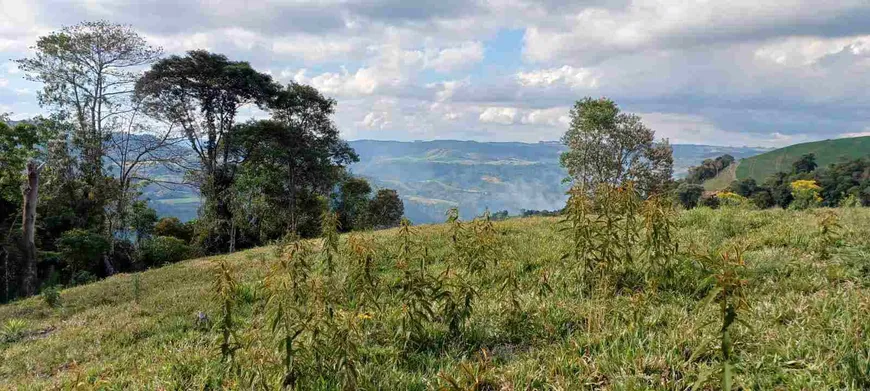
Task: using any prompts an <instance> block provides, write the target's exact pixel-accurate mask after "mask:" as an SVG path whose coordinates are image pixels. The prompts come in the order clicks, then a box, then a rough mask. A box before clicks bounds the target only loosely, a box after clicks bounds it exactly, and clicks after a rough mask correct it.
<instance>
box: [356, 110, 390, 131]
mask: <svg viewBox="0 0 870 391" xmlns="http://www.w3.org/2000/svg"><path fill="white" fill-rule="evenodd" d="M391 123H392V122H391V121H390V115H389V113H387V112H385V111H381V112H377V113H376V112H369V113H368V114H366V116H365V118H363V120H362V121H360V122H359V124H360V125H362V126H365V127H366V128H368V129H384V128H386V127H388V126H390V124H391Z"/></svg>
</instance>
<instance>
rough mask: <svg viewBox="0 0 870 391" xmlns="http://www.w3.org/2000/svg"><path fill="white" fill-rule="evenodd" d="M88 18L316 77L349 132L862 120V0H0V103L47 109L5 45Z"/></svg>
mask: <svg viewBox="0 0 870 391" xmlns="http://www.w3.org/2000/svg"><path fill="white" fill-rule="evenodd" d="M176 3H183V4H181V5H179V4H176ZM97 19H106V20H109V21H112V22H117V23H125V24H130V25H132V26H133V27H134V28H136V29H137V30H138V31H140V32H141V33H142V34H143V35H144V36H146V37H147V38H148V40H149V41H150V42H151V43H153V44H155V45H159V46H162V47H163V48H164V50H165V51H166V52H167V53H182V52H184V51H186V50H190V49H197V48H205V49H208V50H211V51H215V52H220V53H224V54H226V55H228V56H229V57H230V58H232V59H237V60H247V61H249V62H251V64H252V65H253V66H254V67H256V68H257V69H259V70H261V71H265V72H269V73H271V74H272V75H273V76H274V77H275V78H277V79H278V80H281V81H285V82H286V81H290V80H296V81H298V82H303V83H307V84H311V85H314V86H315V87H317V88H318V89H320V90H321V91H323V92H325V93H326V94H327V95H329V96H332V97H334V98H335V99H337V100H338V103H339V104H338V113H337V115H336V122H337V123H338V125H339V127H340V128H341V130H342V132H343V134H344V137H346V138H348V139H362V138H368V139H394V140H417V139H425V140H428V139H470V140H481V141H528V142H535V141H540V140H556V139H558V138H559V137H560V135H561V134H562V133H564V131H565V129H566V126H567V116H568V110H569V108H570V106H571V105H572V103H573V102H574V101H576V100H578V99H580V98H582V97H584V96H595V97H598V96H607V97H610V98H613V99H614V100H616V101H617V102H618V103H619V104H620V106H621V107H622V108H623V109H624V110H626V111H630V112H635V113H638V114H640V115H642V117H643V119H644V122H645V123H647V124H648V125H650V126H651V127H652V128H653V129H655V130H656V132H657V134H658V135H660V136H662V137H667V138H669V139H670V140H671V142H675V143H703V144H714V145H738V146H739V145H753V146H779V145H787V144H792V143H796V142H802V141H808V140H817V139H825V138H833V137H843V136H847V135H860V134H865V133H866V134H870V133H868V132H870V121H868V119H870V99H868V98H870V88H868V87H870V74H868V71H870V3H868V2H867V0H838V1H819V0H761V1H759V0H729V1H725V0H722V1H713V0H572V1H558V0H541V1H525V0H481V1H459V0H434V1H428V0H423V1H413V0H366V1H362V0H326V1H259V2H256V1H241V0H238V1H221V0H201V1H198V2H197V1H183V2H177V1H176V0H156V1H152V2H148V1H145V0H139V1H122V0H115V1H112V0H83V1H71V0H27V1H21V0H0V112H12V113H13V118H25V117H28V116H32V115H34V114H38V113H40V108H39V106H38V104H37V102H36V93H35V91H36V90H38V89H39V88H40V86H39V85H37V84H34V83H30V82H27V81H24V80H23V79H22V74H21V73H20V72H19V71H18V70H17V68H16V67H15V64H14V63H12V62H11V60H13V59H16V58H21V57H22V56H27V55H28V50H29V49H28V48H29V47H30V46H32V45H33V44H34V42H35V40H36V38H37V37H38V36H40V35H43V34H46V33H48V32H50V31H52V30H55V29H58V28H60V27H61V26H64V25H70V24H75V23H78V22H80V21H84V20H97Z"/></svg>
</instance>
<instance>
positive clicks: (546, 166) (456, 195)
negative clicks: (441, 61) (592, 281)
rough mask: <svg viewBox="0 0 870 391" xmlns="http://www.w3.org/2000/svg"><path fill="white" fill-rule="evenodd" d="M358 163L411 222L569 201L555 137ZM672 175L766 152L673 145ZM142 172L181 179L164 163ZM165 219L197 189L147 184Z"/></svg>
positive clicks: (422, 147) (370, 145) (460, 145)
mask: <svg viewBox="0 0 870 391" xmlns="http://www.w3.org/2000/svg"><path fill="white" fill-rule="evenodd" d="M349 144H350V146H351V147H353V149H354V150H356V152H357V154H358V155H359V157H360V161H359V162H358V163H356V164H353V165H352V166H350V170H351V172H352V173H354V174H355V175H359V176H362V177H365V178H366V179H368V180H369V181H370V182H371V183H372V184H373V185H374V187H376V188H391V189H396V190H397V191H398V192H399V195H400V196H401V197H402V200H403V201H404V203H405V214H406V216H407V217H408V218H409V219H411V221H413V222H414V223H433V222H441V221H444V218H445V216H444V213H445V212H446V211H447V210H448V209H449V208H452V207H458V208H459V210H460V214H461V216H462V217H463V218H471V217H473V216H475V215H478V214H480V213H483V211H484V210H486V209H487V208H489V209H490V210H491V211H493V212H495V211H500V210H507V211H508V212H510V213H511V214H518V213H520V211H521V210H522V209H536V210H553V209H559V208H561V207H562V206H564V204H565V198H566V197H565V192H566V191H567V186H566V185H565V184H563V183H562V180H563V179H564V178H565V177H566V176H567V172H566V171H565V170H564V169H563V168H562V167H561V166H560V165H559V155H560V154H561V153H562V152H563V151H564V150H565V147H564V146H563V145H562V144H560V143H558V142H540V143H518V142H475V141H455V140H440V141H415V142H401V141H374V140H358V141H350V142H349ZM673 148H674V166H675V175H676V176H678V177H679V176H683V175H685V173H686V171H687V169H688V167H689V166H692V165H697V164H698V163H700V162H701V161H703V160H704V159H708V158H714V157H717V156H720V155H722V154H725V153H727V154H731V155H732V156H734V157H735V158H738V159H739V158H743V157H749V156H752V155H756V154H758V153H762V152H765V151H767V150H766V149H761V148H747V147H717V146H709V145H683V144H678V145H674V146H673ZM146 171H147V172H146V173H145V175H147V176H149V177H152V178H159V177H164V178H168V179H175V180H178V179H180V178H178V177H177V174H175V173H170V172H167V171H166V170H165V169H162V168H160V167H153V168H148V169H147V170H146ZM143 195H144V197H147V198H148V199H150V203H151V206H152V207H153V208H155V209H156V210H157V212H158V214H159V215H160V216H177V217H178V218H180V219H181V220H185V221H186V220H189V219H192V218H195V217H196V212H197V208H198V207H199V203H200V199H199V195H198V193H197V192H196V191H195V190H194V189H192V188H189V187H184V186H165V185H164V186H161V185H149V186H147V187H146V188H145V189H144V191H143Z"/></svg>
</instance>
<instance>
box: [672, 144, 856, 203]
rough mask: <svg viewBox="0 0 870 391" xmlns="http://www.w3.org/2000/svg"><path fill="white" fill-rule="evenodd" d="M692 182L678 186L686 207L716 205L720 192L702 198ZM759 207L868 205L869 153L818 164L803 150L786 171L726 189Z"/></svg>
mask: <svg viewBox="0 0 870 391" xmlns="http://www.w3.org/2000/svg"><path fill="white" fill-rule="evenodd" d="M698 188H700V186H699V185H695V184H691V183H688V182H687V183H683V184H681V185H680V186H679V187H678V190H677V197H678V198H679V200H680V202H681V203H682V204H683V206H684V207H686V208H693V207H695V206H697V205H699V204H703V205H707V206H712V207H716V206H718V205H719V203H720V200H719V198H722V197H721V195H719V196H717V195H711V196H709V197H707V198H702V196H701V195H702V192H703V188H700V190H699V189H698ZM726 193H727V194H734V195H737V196H739V197H742V198H744V199H746V200H747V202H749V203H751V204H753V205H755V206H756V207H758V208H762V209H764V208H772V207H780V208H789V207H791V208H798V209H803V208H806V207H809V206H814V205H818V206H828V207H836V206H870V156H868V157H866V158H863V159H855V160H850V161H843V162H840V163H835V164H831V165H829V166H828V167H824V168H819V167H818V164H817V163H816V158H815V155H814V154H812V153H809V154H805V155H803V156H801V157H800V158H798V159H797V160H796V161H794V162H793V163H792V166H791V170H790V171H789V172H777V173H775V174H773V175H771V176H770V177H768V178H767V179H766V180H764V182H761V183H758V182H757V181H756V180H755V179H753V178H745V179H742V180H738V181H734V182H732V183H731V185H729V186H728V188H727V189H726Z"/></svg>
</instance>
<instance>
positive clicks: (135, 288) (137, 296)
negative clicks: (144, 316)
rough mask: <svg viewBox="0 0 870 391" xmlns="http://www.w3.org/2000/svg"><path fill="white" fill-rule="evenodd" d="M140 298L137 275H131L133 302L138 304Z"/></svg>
mask: <svg viewBox="0 0 870 391" xmlns="http://www.w3.org/2000/svg"><path fill="white" fill-rule="evenodd" d="M141 296H142V286H141V283H140V281H139V273H133V302H135V303H136V304H139V299H140V297H141Z"/></svg>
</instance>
